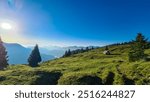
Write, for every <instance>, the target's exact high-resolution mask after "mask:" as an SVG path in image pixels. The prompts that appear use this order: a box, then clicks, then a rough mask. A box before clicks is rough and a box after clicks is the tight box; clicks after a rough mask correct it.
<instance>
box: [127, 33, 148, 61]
mask: <svg viewBox="0 0 150 102" xmlns="http://www.w3.org/2000/svg"><path fill="white" fill-rule="evenodd" d="M146 47H147V39H145V37H144V36H143V35H142V34H141V33H138V34H137V37H136V39H135V41H133V42H132V44H131V48H130V52H129V55H128V56H129V61H131V62H132V61H138V60H140V59H143V58H144V57H145V54H144V50H145V48H146Z"/></svg>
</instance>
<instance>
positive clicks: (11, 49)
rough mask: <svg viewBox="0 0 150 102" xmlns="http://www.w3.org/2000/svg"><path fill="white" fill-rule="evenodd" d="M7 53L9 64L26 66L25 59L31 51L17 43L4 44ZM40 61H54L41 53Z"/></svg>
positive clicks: (49, 56) (52, 57) (48, 55)
mask: <svg viewBox="0 0 150 102" xmlns="http://www.w3.org/2000/svg"><path fill="white" fill-rule="evenodd" d="M4 46H5V47H6V50H7V52H8V59H9V64H27V59H28V57H29V55H30V53H31V51H32V49H30V48H25V47H23V46H21V45H20V44H17V43H4ZM41 57H42V61H47V60H51V59H55V57H54V56H52V55H50V54H44V53H43V52H42V53H41Z"/></svg>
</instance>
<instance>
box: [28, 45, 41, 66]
mask: <svg viewBox="0 0 150 102" xmlns="http://www.w3.org/2000/svg"><path fill="white" fill-rule="evenodd" d="M41 61H42V59H41V55H40V52H39V48H38V45H37V44H36V46H35V47H34V49H33V50H32V52H31V54H30V56H29V58H28V63H29V66H31V67H37V66H38V63H39V62H41Z"/></svg>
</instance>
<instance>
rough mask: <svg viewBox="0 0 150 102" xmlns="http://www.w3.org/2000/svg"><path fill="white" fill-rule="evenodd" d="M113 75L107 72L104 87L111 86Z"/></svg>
mask: <svg viewBox="0 0 150 102" xmlns="http://www.w3.org/2000/svg"><path fill="white" fill-rule="evenodd" d="M114 77H115V74H114V73H113V72H109V73H108V76H107V77H106V82H105V83H104V84H105V85H113V82H114Z"/></svg>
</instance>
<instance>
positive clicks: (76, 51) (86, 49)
mask: <svg viewBox="0 0 150 102" xmlns="http://www.w3.org/2000/svg"><path fill="white" fill-rule="evenodd" d="M93 49H95V48H94V47H93V46H92V47H86V48H81V49H76V50H72V51H71V50H70V49H69V50H67V51H66V52H65V54H64V55H63V56H62V57H69V56H71V55H74V54H78V53H83V52H88V51H90V50H93Z"/></svg>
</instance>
